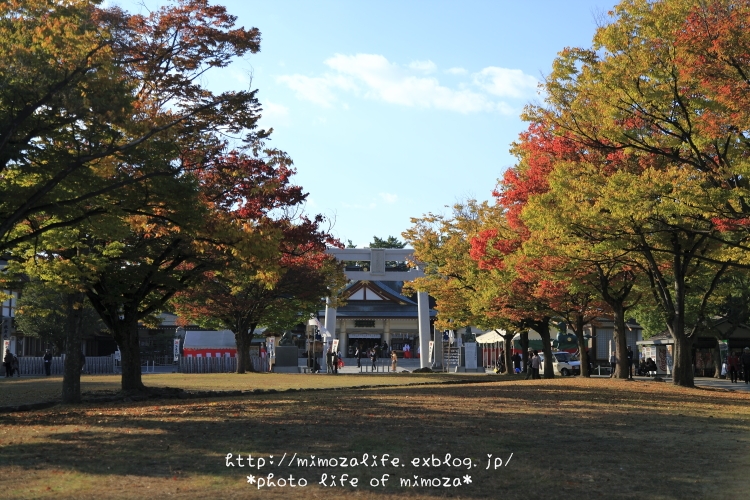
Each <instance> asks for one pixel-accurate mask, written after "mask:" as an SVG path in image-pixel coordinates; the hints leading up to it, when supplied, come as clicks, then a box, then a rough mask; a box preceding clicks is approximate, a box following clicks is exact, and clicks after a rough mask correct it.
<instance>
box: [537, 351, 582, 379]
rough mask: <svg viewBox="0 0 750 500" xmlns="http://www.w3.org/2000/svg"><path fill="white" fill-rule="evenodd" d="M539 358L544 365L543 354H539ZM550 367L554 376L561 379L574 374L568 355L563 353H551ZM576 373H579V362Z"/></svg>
mask: <svg viewBox="0 0 750 500" xmlns="http://www.w3.org/2000/svg"><path fill="white" fill-rule="evenodd" d="M539 357H540V358H542V365H543V364H544V353H539ZM552 367H553V368H554V371H555V375H560V376H561V377H568V376H570V375H573V374H574V373H576V370H575V369H574V368H573V365H572V364H571V363H570V354H569V353H567V352H565V351H559V352H553V353H552ZM577 368H578V370H577V371H578V373H579V374H580V373H581V362H580V361H578V367H577Z"/></svg>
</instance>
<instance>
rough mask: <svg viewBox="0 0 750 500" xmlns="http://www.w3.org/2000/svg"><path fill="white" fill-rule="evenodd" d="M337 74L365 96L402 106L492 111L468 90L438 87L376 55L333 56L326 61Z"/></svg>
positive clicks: (433, 80) (484, 100) (485, 101)
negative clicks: (342, 76) (362, 91)
mask: <svg viewBox="0 0 750 500" xmlns="http://www.w3.org/2000/svg"><path fill="white" fill-rule="evenodd" d="M325 63H326V65H327V66H328V67H330V68H331V69H333V70H336V71H337V72H338V73H339V74H341V75H345V76H348V77H350V78H351V79H352V84H353V85H354V86H357V85H356V84H354V82H357V84H360V85H362V86H363V87H364V88H365V89H366V90H365V91H364V96H365V97H366V98H369V99H375V100H382V101H385V102H389V103H392V104H400V105H402V106H410V107H419V108H435V109H445V110H449V111H458V112H460V113H471V112H477V111H491V110H493V109H496V107H495V105H494V103H493V102H492V101H490V100H489V99H487V98H486V97H485V96H484V95H482V94H478V93H476V92H473V91H471V90H454V89H450V88H448V87H444V86H442V85H440V82H438V80H437V79H436V78H431V77H421V76H414V75H412V74H410V72H409V71H407V70H405V69H404V68H402V67H400V66H398V65H397V64H393V63H391V62H389V61H388V60H387V59H386V58H385V57H383V56H381V55H377V54H357V55H355V56H345V55H342V54H336V55H335V56H334V57H331V58H330V59H328V60H326V61H325Z"/></svg>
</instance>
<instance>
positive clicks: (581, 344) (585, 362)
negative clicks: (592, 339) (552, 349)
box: [573, 315, 591, 377]
mask: <svg viewBox="0 0 750 500" xmlns="http://www.w3.org/2000/svg"><path fill="white" fill-rule="evenodd" d="M573 331H574V332H575V334H576V337H577V340H578V352H580V353H581V356H580V361H581V376H582V377H590V376H591V374H590V373H589V346H588V343H587V342H586V338H585V337H584V336H583V316H581V315H576V324H575V325H574V326H573Z"/></svg>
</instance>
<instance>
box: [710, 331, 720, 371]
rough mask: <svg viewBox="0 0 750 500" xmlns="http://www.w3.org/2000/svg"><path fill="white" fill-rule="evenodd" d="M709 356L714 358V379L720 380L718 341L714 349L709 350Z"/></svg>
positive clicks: (717, 340)
mask: <svg viewBox="0 0 750 500" xmlns="http://www.w3.org/2000/svg"><path fill="white" fill-rule="evenodd" d="M711 356H712V357H713V358H714V378H721V349H720V348H719V339H716V348H715V349H711Z"/></svg>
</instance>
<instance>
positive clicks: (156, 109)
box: [0, 0, 265, 252]
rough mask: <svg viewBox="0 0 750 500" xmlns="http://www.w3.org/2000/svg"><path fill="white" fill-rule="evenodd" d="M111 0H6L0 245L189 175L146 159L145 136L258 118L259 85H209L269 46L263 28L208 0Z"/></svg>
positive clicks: (0, 16)
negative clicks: (131, 8)
mask: <svg viewBox="0 0 750 500" xmlns="http://www.w3.org/2000/svg"><path fill="white" fill-rule="evenodd" d="M99 3H100V2H98V1H89V0H71V1H66V2H52V3H50V2H48V1H45V0H9V1H6V2H2V3H0V177H1V178H2V179H3V182H2V183H0V252H5V251H9V250H12V249H13V248H14V247H15V246H16V245H18V244H20V243H23V242H25V241H33V240H35V238H37V237H38V236H39V235H41V234H42V233H44V232H45V231H49V230H54V229H56V228H60V227H66V226H73V225H76V224H78V223H80V222H81V221H83V220H84V219H86V218H88V217H91V216H95V215H100V214H103V213H106V212H107V210H108V206H107V203H109V202H111V198H110V199H107V198H102V197H101V195H102V194H103V193H108V192H112V191H114V190H117V189H120V188H122V187H124V186H127V185H131V184H134V183H140V182H143V181H144V180H146V179H149V178H151V177H153V176H174V175H179V167H180V165H179V164H178V163H173V162H159V163H155V162H150V163H143V162H141V161H140V160H139V155H140V153H139V151H140V149H141V148H142V147H143V146H144V145H155V146H157V147H169V146H170V145H174V144H175V142H180V141H181V142H182V143H183V144H185V143H190V144H192V145H193V146H195V145H196V144H197V143H201V142H203V141H204V140H205V133H206V132H208V131H221V132H222V133H243V131H247V130H252V129H253V128H254V125H255V122H256V120H257V119H258V116H259V114H258V111H259V104H258V101H257V99H256V96H255V92H251V91H242V92H226V93H222V94H213V93H212V92H210V91H209V90H207V89H206V88H205V87H203V86H202V85H201V79H202V78H203V76H204V74H205V73H206V71H208V70H209V69H211V68H216V67H223V66H226V65H227V64H228V63H229V62H230V61H231V60H232V59H233V58H234V57H238V56H243V55H244V54H246V53H254V52H257V51H258V50H259V44H260V33H259V31H258V30H257V29H254V28H253V29H250V30H245V29H243V28H239V29H238V28H234V26H233V25H234V21H235V18H234V17H233V16H231V15H229V14H227V12H226V10H225V9H224V8H223V7H215V6H210V5H209V4H208V2H207V1H206V0H179V1H177V2H176V3H175V4H171V5H167V6H164V7H162V8H160V9H158V10H156V11H153V12H152V13H150V14H149V15H148V16H141V15H131V14H128V13H126V12H124V11H122V10H121V9H119V8H118V7H112V8H101V7H100V6H99ZM264 134H265V132H257V133H255V134H254V135H257V136H262V135H264ZM167 158H170V156H167ZM134 165H138V166H139V167H138V168H133V166H134Z"/></svg>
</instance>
